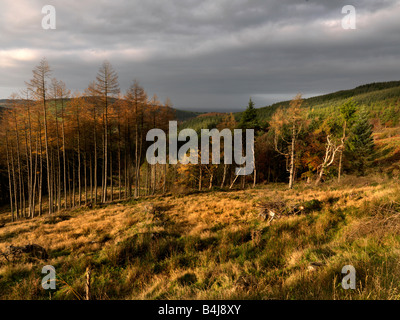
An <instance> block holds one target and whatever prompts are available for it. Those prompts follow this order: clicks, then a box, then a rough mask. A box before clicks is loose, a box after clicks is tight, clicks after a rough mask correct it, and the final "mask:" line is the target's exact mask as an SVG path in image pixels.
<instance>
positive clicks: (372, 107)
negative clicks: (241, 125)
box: [182, 81, 400, 130]
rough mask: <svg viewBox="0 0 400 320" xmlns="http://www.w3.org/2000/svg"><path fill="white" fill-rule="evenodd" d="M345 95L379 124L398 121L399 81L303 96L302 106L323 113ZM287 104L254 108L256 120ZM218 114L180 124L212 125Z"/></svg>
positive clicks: (267, 118)
mask: <svg viewBox="0 0 400 320" xmlns="http://www.w3.org/2000/svg"><path fill="white" fill-rule="evenodd" d="M349 98H353V99H354V100H355V101H356V102H358V103H359V104H360V105H362V106H365V107H366V108H367V110H369V111H370V114H371V117H375V118H378V119H379V120H380V121H381V123H382V124H383V125H385V126H392V127H393V126H397V125H399V124H400V109H399V107H400V81H390V82H378V83H370V84H365V85H361V86H358V87H356V88H354V89H349V90H341V91H337V92H333V93H329V94H325V95H321V96H316V97H311V98H307V99H304V104H303V106H304V107H308V108H310V109H311V110H312V112H314V113H315V114H320V115H324V114H325V115H326V114H330V113H332V112H333V113H335V112H337V111H338V107H339V106H340V105H342V104H343V103H344V102H345V101H346V100H348V99H349ZM289 103H290V101H289V100H288V101H281V102H277V103H274V104H272V105H269V106H266V107H262V108H258V109H256V110H257V114H258V118H259V120H260V121H261V122H266V121H268V120H270V118H271V117H272V115H273V114H274V112H275V111H276V110H277V109H278V108H279V107H288V106H289ZM242 113H243V112H236V113H233V114H234V116H235V118H236V120H237V121H239V120H240V117H241V115H242ZM222 115H223V114H222V113H215V114H214V113H206V114H203V115H201V116H198V117H196V118H194V119H193V118H192V119H190V120H188V121H186V122H184V123H183V124H182V127H186V128H188V127H191V128H193V129H195V130H197V129H199V128H200V127H202V126H204V128H209V127H210V126H211V127H212V126H214V127H215V126H216V125H217V124H218V123H219V121H220V119H221V118H222Z"/></svg>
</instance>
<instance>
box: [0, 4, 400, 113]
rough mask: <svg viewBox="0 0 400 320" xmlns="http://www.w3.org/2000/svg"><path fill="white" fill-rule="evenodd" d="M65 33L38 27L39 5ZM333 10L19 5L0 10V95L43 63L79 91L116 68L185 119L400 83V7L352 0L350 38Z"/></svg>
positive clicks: (126, 80)
mask: <svg viewBox="0 0 400 320" xmlns="http://www.w3.org/2000/svg"><path fill="white" fill-rule="evenodd" d="M46 4H51V5H53V6H54V7H55V8H56V10H57V30H43V29H42V28H41V19H42V17H43V15H42V13H41V8H42V6H44V5H46ZM347 4H349V3H348V2H347V1H341V0H338V1H332V0H325V1H322V0H308V1H305V0H304V1H295V0H293V1H289V0H259V1H258V0H213V1H212V0H206V1H199V0H185V1H184V0H179V1H178V0H170V1H166V0H146V1H143V0H142V1H138V0H135V1H128V0H126V1H125V0H117V1H104V0H103V1H98V0H96V1H94V0H87V1H68V2H65V1H61V0H58V1H56V0H53V1H39V0H34V1H32V0H31V1H28V0H26V1H18V3H16V1H12V0H2V2H1V4H0V32H1V33H0V40H1V44H2V45H1V47H0V65H1V71H2V75H3V76H2V78H1V80H0V96H2V97H6V96H8V95H9V94H10V93H11V91H13V90H14V91H15V90H16V88H19V87H22V86H23V84H24V80H28V79H29V77H30V76H31V69H32V68H33V67H34V66H35V65H36V64H37V62H38V61H39V60H40V58H41V57H42V56H46V57H47V58H48V60H49V62H50V64H51V65H52V67H53V69H54V75H55V76H57V77H58V78H60V79H63V80H64V81H65V82H66V83H67V85H68V86H69V87H70V88H72V89H79V90H83V89H84V88H85V87H86V86H87V85H88V83H89V82H90V81H92V80H93V79H94V77H95V75H96V72H97V69H98V66H99V65H100V64H101V62H102V61H103V60H104V59H108V60H110V61H111V63H112V64H113V65H114V67H115V69H116V70H117V71H118V73H119V77H120V83H121V87H122V89H126V88H127V86H129V84H130V82H131V81H132V80H133V79H138V80H139V81H140V82H141V84H142V85H143V86H144V87H145V89H146V90H147V91H148V93H149V94H150V95H151V94H153V93H157V94H158V95H159V96H160V97H161V98H162V99H165V98H166V97H167V96H169V97H170V98H171V99H172V101H173V103H174V104H175V106H176V107H178V108H183V109H204V108H207V109H209V110H212V109H218V110H237V109H240V108H243V107H244V106H245V105H246V103H247V100H248V98H249V96H252V97H253V98H254V100H255V102H256V104H257V106H263V105H267V104H270V103H273V102H276V101H278V100H281V99H287V98H290V97H292V96H294V95H295V94H296V93H297V92H299V91H300V92H302V93H304V94H305V95H306V96H309V95H314V94H319V93H326V92H331V91H334V90H339V89H346V88H350V87H354V86H356V85H359V84H363V83H367V82H373V81H386V80H394V79H399V78H400V77H399V71H400V64H399V63H398V62H399V60H400V59H399V58H400V57H399V56H400V41H399V39H398V34H399V31H400V21H399V19H398V17H399V16H400V1H394V0H393V1H389V0H388V1H372V0H363V1H361V0H356V1H353V2H352V3H351V4H352V5H354V6H355V8H356V9H357V29H356V30H344V29H342V27H341V20H342V18H343V17H344V15H343V14H342V13H341V10H342V7H343V6H344V5H347ZM4 75H5V76H4Z"/></svg>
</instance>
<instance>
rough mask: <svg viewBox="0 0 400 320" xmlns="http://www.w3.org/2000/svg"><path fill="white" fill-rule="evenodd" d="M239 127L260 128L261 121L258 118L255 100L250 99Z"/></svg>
mask: <svg viewBox="0 0 400 320" xmlns="http://www.w3.org/2000/svg"><path fill="white" fill-rule="evenodd" d="M238 128H239V129H254V130H258V129H260V128H261V126H260V123H259V122H258V119H257V111H256V109H255V108H254V102H253V101H252V100H251V98H250V100H249V104H248V105H247V108H246V111H244V112H243V114H242V117H241V118H240V122H239V125H238Z"/></svg>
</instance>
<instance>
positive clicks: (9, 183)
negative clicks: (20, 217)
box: [6, 130, 15, 222]
mask: <svg viewBox="0 0 400 320" xmlns="http://www.w3.org/2000/svg"><path fill="white" fill-rule="evenodd" d="M6 152H7V172H8V188H9V191H10V211H11V221H12V222H14V221H15V218H14V207H13V194H12V182H11V170H10V155H9V150H8V131H7V130H6Z"/></svg>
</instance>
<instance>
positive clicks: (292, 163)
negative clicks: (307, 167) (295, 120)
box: [289, 124, 296, 189]
mask: <svg viewBox="0 0 400 320" xmlns="http://www.w3.org/2000/svg"><path fill="white" fill-rule="evenodd" d="M295 145H296V125H295V124H293V128H292V145H291V150H290V168H289V189H293V182H294V148H295Z"/></svg>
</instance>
